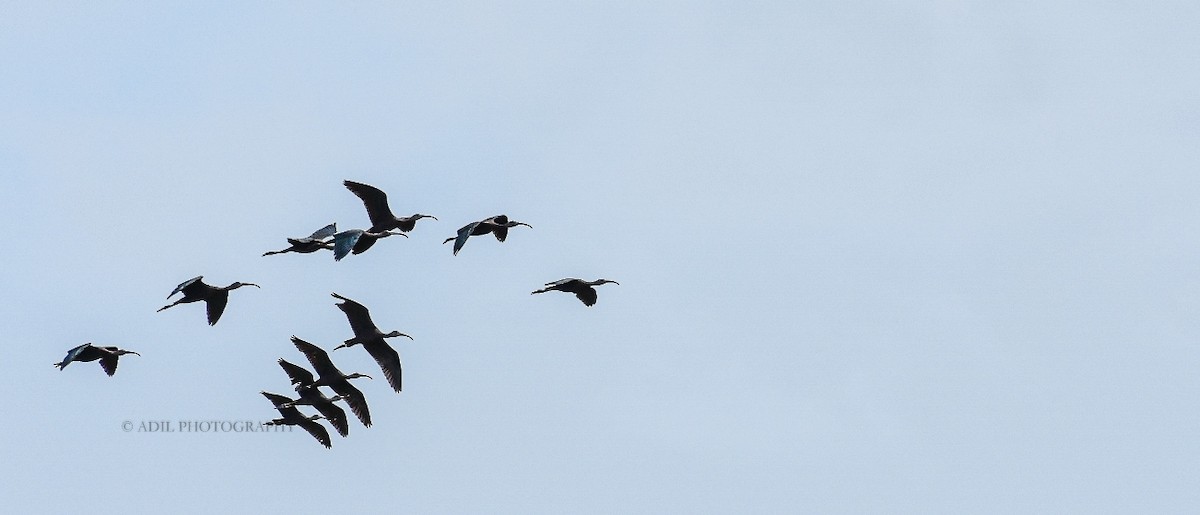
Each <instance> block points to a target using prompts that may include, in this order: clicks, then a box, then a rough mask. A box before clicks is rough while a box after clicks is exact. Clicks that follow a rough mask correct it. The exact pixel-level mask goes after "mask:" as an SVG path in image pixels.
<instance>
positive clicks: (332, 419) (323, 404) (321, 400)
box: [290, 386, 350, 436]
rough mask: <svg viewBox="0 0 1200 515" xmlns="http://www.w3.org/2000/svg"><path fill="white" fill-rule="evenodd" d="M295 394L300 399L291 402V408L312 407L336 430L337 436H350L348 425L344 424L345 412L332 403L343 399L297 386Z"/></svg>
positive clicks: (309, 387) (307, 387) (339, 396)
mask: <svg viewBox="0 0 1200 515" xmlns="http://www.w3.org/2000/svg"><path fill="white" fill-rule="evenodd" d="M296 393H298V394H300V398H299V399H296V400H295V401H294V402H292V403H291V404H290V405H291V406H312V407H314V408H316V409H317V412H319V413H320V414H321V416H322V417H325V420H328V421H329V423H330V425H332V426H333V428H334V429H336V430H337V432H338V434H339V435H342V436H346V435H348V434H350V424H349V423H348V422H346V412H345V411H344V410H342V408H339V407H338V406H337V404H334V403H333V402H334V401H340V400H343V399H344V398H345V397H342V396H341V395H334V396H333V397H326V396H325V394H324V393H321V389H320V388H319V387H316V386H298V387H296Z"/></svg>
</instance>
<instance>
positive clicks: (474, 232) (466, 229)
mask: <svg viewBox="0 0 1200 515" xmlns="http://www.w3.org/2000/svg"><path fill="white" fill-rule="evenodd" d="M518 225H524V226H525V227H528V228H530V229H532V228H533V226H532V225H529V224H527V223H525V222H517V221H515V220H509V219H508V216H507V215H496V216H493V217H491V218H486V219H483V220H480V221H478V222H471V223H469V224H467V225H464V226H462V228H461V229H459V230H458V236H454V237H452V238H446V241H443V242H442V245H445V244H447V243H450V242H451V241H453V242H454V255H455V256H457V255H458V251H460V250H462V248H463V245H466V244H467V238H470V237H471V236H482V235H484V234H487V233H492V234H493V235H495V236H496V239H497V240H499V241H504V240H505V238H508V228H509V227H516V226H518Z"/></svg>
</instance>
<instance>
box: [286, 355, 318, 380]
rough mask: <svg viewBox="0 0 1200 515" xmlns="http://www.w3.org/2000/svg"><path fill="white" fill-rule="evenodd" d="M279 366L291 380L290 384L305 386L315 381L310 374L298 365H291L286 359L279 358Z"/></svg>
mask: <svg viewBox="0 0 1200 515" xmlns="http://www.w3.org/2000/svg"><path fill="white" fill-rule="evenodd" d="M279 366H280V367H282V368H283V371H284V373H286V374H287V375H288V378H289V379H291V380H292V384H295V385H302V386H306V385H310V384H313V383H314V382H316V379H315V378H313V375H312V372H309V371H308V370H307V369H305V368H304V367H302V366H300V365H297V364H295V363H292V362H290V361H288V360H286V359H283V358H279Z"/></svg>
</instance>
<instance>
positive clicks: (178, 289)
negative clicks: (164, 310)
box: [167, 275, 204, 299]
mask: <svg viewBox="0 0 1200 515" xmlns="http://www.w3.org/2000/svg"><path fill="white" fill-rule="evenodd" d="M203 278H204V276H203V275H197V276H196V277H193V278H191V279H188V280H186V281H184V282H181V283H179V286H176V287H175V289H174V290H171V295H175V294H176V293H179V292H181V291H183V289H184V288H187V287H188V286H191V285H192V283H194V282H196V281H199V280H201V279H203ZM171 295H167V298H168V299H169V298H171Z"/></svg>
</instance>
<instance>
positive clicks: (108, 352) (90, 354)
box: [54, 343, 141, 376]
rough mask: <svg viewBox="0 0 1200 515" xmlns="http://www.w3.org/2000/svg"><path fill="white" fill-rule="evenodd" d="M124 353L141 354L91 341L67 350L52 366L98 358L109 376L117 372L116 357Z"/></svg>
mask: <svg viewBox="0 0 1200 515" xmlns="http://www.w3.org/2000/svg"><path fill="white" fill-rule="evenodd" d="M126 354H134V355H137V356H141V354H138V353H136V352H133V351H131V350H124V349H118V348H116V347H98V346H95V345H92V344H91V343H85V344H83V345H80V346H78V347H75V348H74V349H71V350H69V351H67V356H66V357H65V358H63V360H62V361H60V362H58V363H55V364H54V366H56V367H58V369H59V370H62V369H64V368H67V365H70V364H71V362H72V361H96V360H100V368H103V369H104V372H105V373H106V374H108V375H109V376H112V375H113V374H115V373H117V359H119V358H120V357H121V356H124V355H126Z"/></svg>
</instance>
